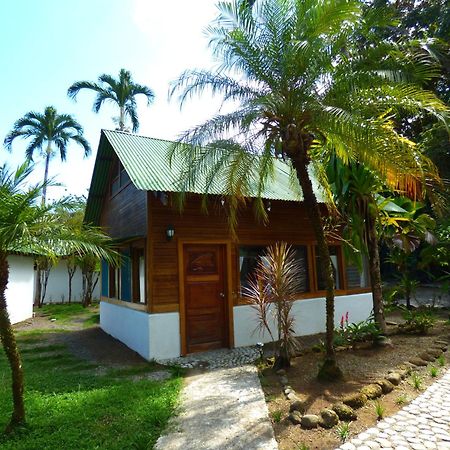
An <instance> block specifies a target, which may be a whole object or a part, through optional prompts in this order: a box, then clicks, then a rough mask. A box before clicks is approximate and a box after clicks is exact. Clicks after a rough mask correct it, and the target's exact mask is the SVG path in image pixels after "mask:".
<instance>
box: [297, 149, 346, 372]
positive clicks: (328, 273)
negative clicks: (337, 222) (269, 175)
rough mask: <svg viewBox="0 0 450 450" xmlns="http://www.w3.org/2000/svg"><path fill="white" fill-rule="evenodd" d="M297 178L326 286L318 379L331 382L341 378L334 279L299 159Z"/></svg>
mask: <svg viewBox="0 0 450 450" xmlns="http://www.w3.org/2000/svg"><path fill="white" fill-rule="evenodd" d="M292 162H293V164H294V168H295V171H296V173H297V178H298V180H299V183H300V186H301V188H302V191H303V201H304V203H305V207H306V211H307V213H308V215H309V219H310V220H311V225H312V227H313V230H314V234H315V236H316V240H317V248H318V252H319V258H320V265H321V267H320V269H321V271H322V273H323V274H324V278H325V285H326V341H325V352H326V355H325V361H324V364H323V366H322V367H321V368H320V370H319V374H318V377H319V378H321V379H326V380H333V379H338V378H341V377H342V372H341V370H340V369H339V367H338V366H337V362H336V353H335V351H334V345H333V341H334V278H333V268H332V266H331V259H330V252H329V250H328V245H327V241H326V239H325V233H324V229H323V222H322V217H321V214H320V209H319V204H318V202H317V198H316V196H315V194H314V191H313V187H312V183H311V179H310V178H309V174H308V168H307V164H305V163H304V162H303V161H302V159H301V158H299V159H293V160H292Z"/></svg>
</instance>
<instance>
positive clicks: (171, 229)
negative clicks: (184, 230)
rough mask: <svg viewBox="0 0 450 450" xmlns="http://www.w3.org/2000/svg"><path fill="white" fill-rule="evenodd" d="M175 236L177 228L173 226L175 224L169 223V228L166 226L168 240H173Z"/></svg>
mask: <svg viewBox="0 0 450 450" xmlns="http://www.w3.org/2000/svg"><path fill="white" fill-rule="evenodd" d="M174 236H175V228H174V227H173V225H167V228H166V238H167V240H168V241H171V240H172V239H173V237H174Z"/></svg>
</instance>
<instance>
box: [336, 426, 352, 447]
mask: <svg viewBox="0 0 450 450" xmlns="http://www.w3.org/2000/svg"><path fill="white" fill-rule="evenodd" d="M336 434H337V435H338V437H339V439H340V441H341V442H342V443H344V442H345V441H346V440H347V439H348V437H349V436H350V423H349V422H340V423H339V425H338V426H337V427H336Z"/></svg>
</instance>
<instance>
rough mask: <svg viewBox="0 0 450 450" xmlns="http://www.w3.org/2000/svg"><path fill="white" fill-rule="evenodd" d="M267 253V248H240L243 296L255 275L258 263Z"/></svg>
mask: <svg viewBox="0 0 450 450" xmlns="http://www.w3.org/2000/svg"><path fill="white" fill-rule="evenodd" d="M265 252H266V247H240V248H239V272H240V281H241V294H244V293H245V289H246V288H248V281H249V278H250V277H251V276H252V274H254V273H255V270H256V267H257V266H258V261H259V260H260V258H261V257H262V256H263V255H264V253H265Z"/></svg>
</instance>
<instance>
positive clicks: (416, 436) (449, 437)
mask: <svg viewBox="0 0 450 450" xmlns="http://www.w3.org/2000/svg"><path fill="white" fill-rule="evenodd" d="M374 449H375V450H379V449H381V450H411V449H412V450H427V449H437V450H446V449H450V370H448V371H447V373H446V374H445V375H444V376H443V377H442V378H441V379H440V380H438V381H436V382H435V383H434V384H433V385H432V386H430V387H429V388H428V389H427V390H426V391H425V392H424V393H423V394H421V395H420V396H419V397H417V398H415V399H414V400H413V401H412V402H411V403H410V404H409V405H408V406H405V407H404V408H403V409H402V410H401V411H399V412H398V413H397V414H394V415H393V416H391V417H388V418H386V419H384V420H382V421H380V422H379V423H378V425H377V427H374V428H370V429H368V430H366V431H364V432H363V433H360V434H359V435H358V436H356V437H355V438H353V439H351V440H350V441H349V442H347V443H345V444H343V445H341V446H340V447H339V450H374Z"/></svg>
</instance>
